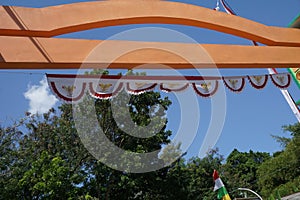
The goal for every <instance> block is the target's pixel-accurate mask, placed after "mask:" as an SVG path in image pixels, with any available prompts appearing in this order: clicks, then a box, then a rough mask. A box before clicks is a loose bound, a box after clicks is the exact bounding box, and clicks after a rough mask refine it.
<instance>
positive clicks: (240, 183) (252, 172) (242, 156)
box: [223, 149, 270, 191]
mask: <svg viewBox="0 0 300 200" xmlns="http://www.w3.org/2000/svg"><path fill="white" fill-rule="evenodd" d="M269 158H270V155H269V154H268V153H263V152H253V151H251V150H250V151H249V152H239V151H238V150H237V149H234V150H233V151H232V152H231V153H230V155H229V156H228V157H227V159H226V164H224V166H223V167H224V171H225V173H224V174H225V177H226V178H227V179H228V182H227V183H228V184H229V189H234V188H239V187H243V188H249V189H252V190H254V191H257V190H258V189H259V186H258V184H257V169H258V168H259V166H260V165H261V164H262V163H263V162H265V161H266V160H268V159H269Z"/></svg>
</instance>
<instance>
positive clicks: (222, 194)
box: [213, 170, 231, 200]
mask: <svg viewBox="0 0 300 200" xmlns="http://www.w3.org/2000/svg"><path fill="white" fill-rule="evenodd" d="M213 178H214V182H215V187H214V191H218V196H217V197H218V199H221V200H231V198H230V196H229V194H228V192H227V190H226V188H225V186H224V184H223V182H222V180H221V178H220V177H219V175H218V172H217V171H216V170H214V173H213Z"/></svg>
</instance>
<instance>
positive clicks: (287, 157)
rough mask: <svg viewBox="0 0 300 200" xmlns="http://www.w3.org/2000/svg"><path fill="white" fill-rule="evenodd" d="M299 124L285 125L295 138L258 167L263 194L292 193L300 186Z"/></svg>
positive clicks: (283, 194)
mask: <svg viewBox="0 0 300 200" xmlns="http://www.w3.org/2000/svg"><path fill="white" fill-rule="evenodd" d="M299 127H300V126H299V124H295V125H292V126H285V127H284V128H285V130H286V131H289V132H290V133H291V135H292V136H293V138H292V139H291V141H290V142H289V143H288V144H287V145H286V148H285V149H284V150H283V151H282V152H281V153H279V154H276V156H274V157H272V158H271V159H270V160H267V161H266V162H264V163H263V164H262V165H261V166H260V167H259V169H258V177H259V185H260V187H261V188H262V189H261V194H262V195H263V196H264V197H268V196H270V195H271V194H273V196H277V195H278V191H277V190H279V193H280V195H281V196H285V195H288V194H291V193H293V192H295V190H297V188H299V187H300V184H299V178H300V169H299V166H300V128H299ZM285 185H286V186H288V187H286V186H285Z"/></svg>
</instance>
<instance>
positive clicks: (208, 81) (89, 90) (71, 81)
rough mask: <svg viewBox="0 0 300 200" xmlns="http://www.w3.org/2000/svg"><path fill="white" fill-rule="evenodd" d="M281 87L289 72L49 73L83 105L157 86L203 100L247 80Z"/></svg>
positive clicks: (58, 91)
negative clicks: (221, 74) (191, 92)
mask: <svg viewBox="0 0 300 200" xmlns="http://www.w3.org/2000/svg"><path fill="white" fill-rule="evenodd" d="M269 76H270V77H271V80H272V82H273V83H274V85H275V86H277V87H279V88H287V87H288V86H289V85H290V82H291V77H290V74H288V73H281V74H272V75H256V76H227V77H203V76H120V75H70V74H65V75H64V74H47V80H48V84H49V87H50V89H51V91H52V92H53V93H54V94H55V95H56V97H57V98H59V99H60V100H62V101H64V102H65V103H77V102H80V101H81V100H82V99H83V98H82V97H83V96H84V95H86V94H89V95H90V96H92V97H93V98H97V99H110V98H112V97H114V96H116V95H117V94H118V93H119V92H120V91H122V90H125V91H126V92H127V93H129V94H133V95H139V94H142V93H144V92H148V91H152V90H154V89H155V88H156V86H157V85H158V86H159V87H157V89H160V90H161V91H163V92H181V91H184V90H186V89H188V87H191V88H193V90H194V91H195V93H197V94H198V95H199V96H202V97H211V96H213V95H214V94H215V93H216V92H217V90H218V87H219V84H220V83H221V82H223V83H224V85H225V86H226V87H227V88H228V89H229V90H230V91H233V92H241V91H242V90H243V88H244V87H245V79H246V78H248V79H249V82H250V84H251V85H252V86H253V87H254V88H256V89H262V88H264V87H265V86H266V83H267V80H268V77H269Z"/></svg>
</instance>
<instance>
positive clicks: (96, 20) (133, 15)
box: [0, 0, 300, 47]
mask: <svg viewBox="0 0 300 200" xmlns="http://www.w3.org/2000/svg"><path fill="white" fill-rule="evenodd" d="M0 18H1V22H0V35H4V36H31V37H52V36H56V35H61V34H66V33H71V32H76V31H82V30H88V29H93V28H100V27H106V26H115V25H124V24H147V23H159V24H180V25H188V26H195V27H201V28H207V29H211V30H216V31H219V32H223V33H228V34H232V35H235V36H239V37H242V38H246V39H250V40H254V41H257V42H260V43H263V44H266V45H276V46H298V47H299V46H300V37H299V35H300V30H299V29H293V28H279V27H272V26H266V25H263V24H260V23H257V22H254V21H251V20H248V19H245V18H241V17H238V16H233V15H228V14H226V13H223V12H218V11H214V10H211V9H207V8H203V7H199V6H194V5H190V4H184V3H176V2H167V1H158V0H156V1H153V0H152V1H151V0H114V1H112V0H110V1H99V2H83V3H75V4H67V5H59V6H52V7H45V8H24V7H11V6H2V7H0Z"/></svg>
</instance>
